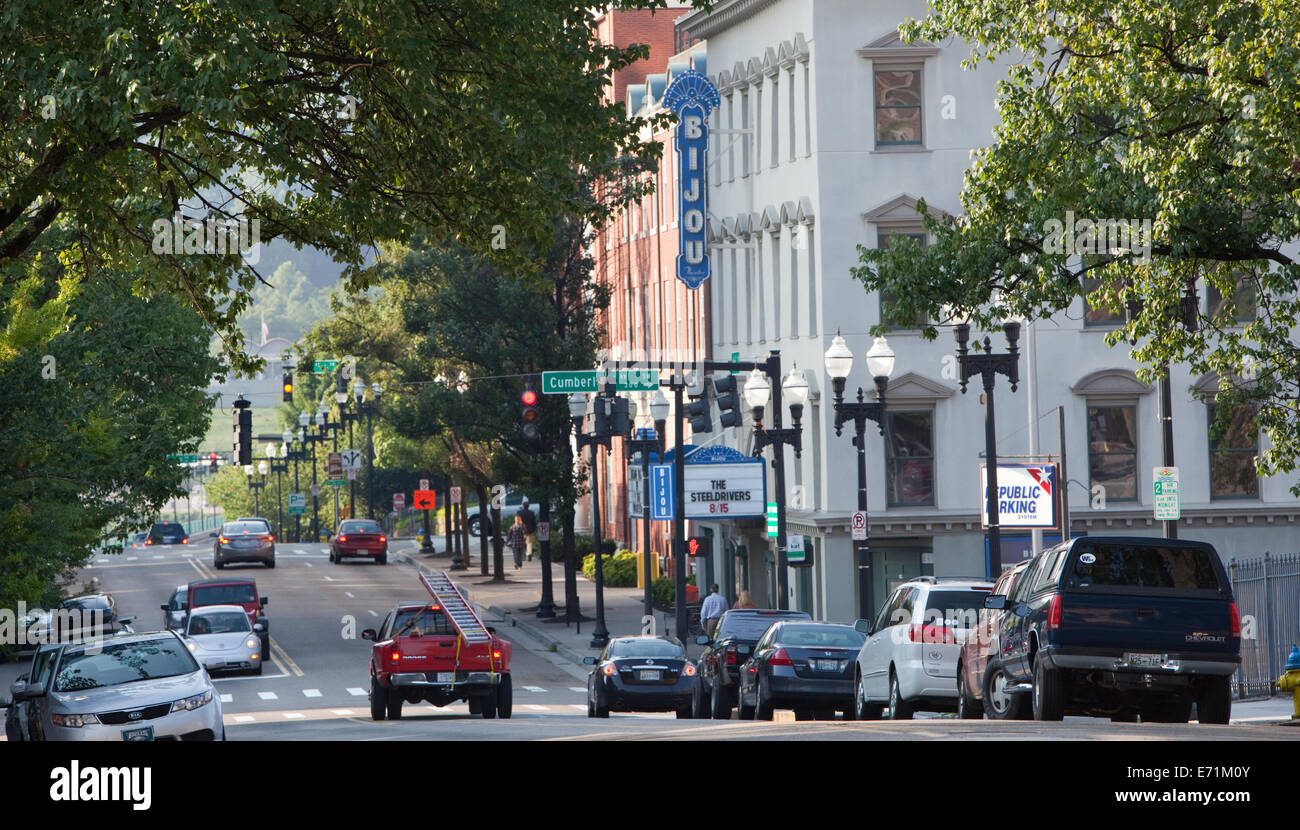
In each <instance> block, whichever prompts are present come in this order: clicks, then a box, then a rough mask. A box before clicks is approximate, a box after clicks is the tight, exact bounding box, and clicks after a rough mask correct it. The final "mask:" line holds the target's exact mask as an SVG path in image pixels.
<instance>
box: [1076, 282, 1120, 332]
mask: <svg viewBox="0 0 1300 830" xmlns="http://www.w3.org/2000/svg"><path fill="white" fill-rule="evenodd" d="M1098 288H1101V279H1099V278H1097V277H1084V278H1083V292H1084V293H1083V324H1084V325H1085V326H1122V325H1124V314H1123V313H1122V312H1119V311H1111V310H1110V309H1109V308H1106V307H1105V306H1099V307H1097V308H1093V307H1092V306H1091V304H1090V303H1089V302H1088V295H1090V294H1092V292H1094V291H1096V290H1097V289H1098Z"/></svg>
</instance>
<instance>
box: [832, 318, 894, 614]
mask: <svg viewBox="0 0 1300 830" xmlns="http://www.w3.org/2000/svg"><path fill="white" fill-rule="evenodd" d="M852 368H853V352H851V351H849V348H848V346H847V345H845V343H844V338H843V337H840V335H839V334H838V333H837V334H836V335H835V339H834V340H832V341H831V347H830V348H829V349H827V350H826V374H827V375H830V378H831V387H832V388H833V389H834V391H835V434H836V435H842V434H843V428H844V423H845V422H846V421H852V422H853V426H854V432H855V434H854V437H853V446H855V447H857V449H858V510H859V511H860V512H862V513H864V514H865V513H866V512H867V448H866V447H867V443H866V438H867V421H874V422H876V424H877V425H878V426H879V427H880V434H881V435H884V434H885V390H886V389H887V387H888V386H889V376H890V375H892V374H893V373H894V350H893V349H891V348H889V344H888V343H887V342H886V341H885V338H883V337H877V338H876V340H875V342H874V343H872V345H871V349H870V350H869V351H868V352H867V372H868V373H869V374H870V375H871V376H872V378H873V379H874V380H875V382H876V399H875V401H873V402H870V403H868V402H866V401H865V400H864V397H865V395H864V393H863V391H862V387H860V386H859V387H858V400H857V402H856V403H853V402H848V401H845V400H844V385H845V381H846V380H847V379H848V376H849V371H850V370H851V369H852ZM864 530H865V528H864ZM872 593H873V589H872V582H871V543H870V542H869V541H868V540H867V538H865V537H864V538H863V539H862V540H860V541H859V542H858V616H859V617H860V618H861V619H864V620H869V619H871V618H872V613H871V612H872V608H871V599H872Z"/></svg>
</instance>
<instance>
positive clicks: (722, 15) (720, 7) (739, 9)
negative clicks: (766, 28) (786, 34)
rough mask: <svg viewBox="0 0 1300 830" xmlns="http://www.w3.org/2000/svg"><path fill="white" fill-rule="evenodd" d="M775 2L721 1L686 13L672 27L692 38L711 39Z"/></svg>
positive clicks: (771, 0) (750, 0)
mask: <svg viewBox="0 0 1300 830" xmlns="http://www.w3.org/2000/svg"><path fill="white" fill-rule="evenodd" d="M776 2H777V0H721V2H719V3H717V4H716V5H714V6H713V8H711V9H707V10H705V9H701V10H699V11H693V12H687V13H686V14H684V15H682V16H681V17H679V18H677V20H676V21H674V23H673V27H674V28H675V29H678V30H682V29H684V30H686V31H688V32H690V33H691V36H692V37H697V38H707V37H712V36H713V35H715V34H717V33H718V32H724V31H726V30H727V29H729V28H731V27H732V26H735V25H736V24H737V23H740V22H742V21H744V20H748V19H749V18H751V17H753V16H754V15H756V14H758V13H759V12H761V11H763V10H764V9H766V8H767V7H768V6H771V5H774V4H775V3H776Z"/></svg>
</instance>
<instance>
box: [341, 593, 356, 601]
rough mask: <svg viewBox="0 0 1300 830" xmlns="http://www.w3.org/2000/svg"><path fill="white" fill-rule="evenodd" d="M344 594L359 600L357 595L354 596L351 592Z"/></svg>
mask: <svg viewBox="0 0 1300 830" xmlns="http://www.w3.org/2000/svg"><path fill="white" fill-rule="evenodd" d="M343 593H345V594H347V595H348V596H349V597H351V598H352V599H356V598H357V595H356V594H354V593H352V592H351V591H344V592H343Z"/></svg>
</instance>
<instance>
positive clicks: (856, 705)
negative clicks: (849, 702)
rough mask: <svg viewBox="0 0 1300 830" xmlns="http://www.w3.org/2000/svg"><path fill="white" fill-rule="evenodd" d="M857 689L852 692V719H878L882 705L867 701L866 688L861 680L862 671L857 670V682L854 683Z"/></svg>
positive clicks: (882, 708)
mask: <svg viewBox="0 0 1300 830" xmlns="http://www.w3.org/2000/svg"><path fill="white" fill-rule="evenodd" d="M855 686H856V687H857V691H856V692H854V694H853V718H854V720H880V715H881V712H882V711H883V710H884V707H883V706H881V705H880V704H879V703H868V702H867V688H866V684H865V683H864V682H863V680H862V672H858V682H857V683H856V684H855Z"/></svg>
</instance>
